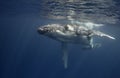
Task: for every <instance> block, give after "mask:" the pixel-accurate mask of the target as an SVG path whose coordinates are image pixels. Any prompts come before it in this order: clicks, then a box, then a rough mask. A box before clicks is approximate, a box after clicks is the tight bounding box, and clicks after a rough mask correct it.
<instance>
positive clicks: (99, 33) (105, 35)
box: [93, 31, 115, 40]
mask: <svg viewBox="0 0 120 78" xmlns="http://www.w3.org/2000/svg"><path fill="white" fill-rule="evenodd" d="M93 35H97V36H101V37H108V38H110V39H113V40H115V38H114V37H112V36H110V35H108V34H105V33H102V32H100V31H94V33H93Z"/></svg>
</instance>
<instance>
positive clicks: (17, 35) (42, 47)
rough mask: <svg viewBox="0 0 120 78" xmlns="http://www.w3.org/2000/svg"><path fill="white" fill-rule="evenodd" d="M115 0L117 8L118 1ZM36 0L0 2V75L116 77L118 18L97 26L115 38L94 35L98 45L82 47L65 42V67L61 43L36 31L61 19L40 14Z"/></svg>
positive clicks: (119, 73) (11, 77) (119, 60)
mask: <svg viewBox="0 0 120 78" xmlns="http://www.w3.org/2000/svg"><path fill="white" fill-rule="evenodd" d="M98 1H99V0H98ZM108 1H109V0H108ZM110 1H111V0H110ZM115 1H116V7H117V9H118V11H119V4H120V1H119V0H115ZM40 4H41V1H39V0H26V1H24V0H17V1H16V0H11V1H9V0H2V1H1V2H0V11H1V12H0V78H120V53H119V52H120V49H119V48H120V44H119V43H120V36H119V32H120V27H119V24H120V23H119V21H118V22H117V23H116V24H109V23H107V24H106V26H104V27H101V28H100V30H101V31H104V32H105V33H108V34H110V35H112V36H114V37H115V38H116V40H110V39H107V38H98V39H97V40H96V42H100V43H101V44H102V46H101V47H100V48H97V49H93V50H88V51H83V50H81V46H80V45H69V47H68V50H69V60H68V69H65V68H64V65H63V61H62V58H61V57H62V53H61V44H60V43H59V42H57V41H55V40H52V39H49V38H47V37H44V36H42V35H39V34H38V33H37V28H38V27H39V26H42V25H45V24H50V23H63V21H62V20H61V19H60V20H56V19H46V18H44V17H41V11H42V9H43V8H42V7H41V5H40ZM48 14H49V12H48ZM43 16H44V15H43ZM118 18H119V16H118Z"/></svg>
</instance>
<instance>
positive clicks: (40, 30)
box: [37, 26, 51, 35]
mask: <svg viewBox="0 0 120 78" xmlns="http://www.w3.org/2000/svg"><path fill="white" fill-rule="evenodd" d="M37 31H38V33H39V34H43V35H44V34H45V33H48V32H50V31H51V28H50V27H48V26H41V27H39V28H38V29H37Z"/></svg>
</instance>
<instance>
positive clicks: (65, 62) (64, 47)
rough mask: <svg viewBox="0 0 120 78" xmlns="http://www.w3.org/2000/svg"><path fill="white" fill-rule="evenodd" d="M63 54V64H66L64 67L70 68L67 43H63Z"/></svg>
mask: <svg viewBox="0 0 120 78" xmlns="http://www.w3.org/2000/svg"><path fill="white" fill-rule="evenodd" d="M61 47H62V53H63V58H62V59H63V63H64V67H65V68H67V66H68V51H67V44H66V43H62V46H61Z"/></svg>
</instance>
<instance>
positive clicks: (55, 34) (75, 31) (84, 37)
mask: <svg viewBox="0 0 120 78" xmlns="http://www.w3.org/2000/svg"><path fill="white" fill-rule="evenodd" d="M37 31H38V33H39V34H41V35H44V36H47V37H49V38H52V39H54V40H57V41H59V42H61V43H62V45H61V47H62V52H63V62H64V67H65V68H67V61H68V51H67V44H69V43H71V44H81V45H83V47H84V48H85V49H92V48H95V47H96V45H95V44H93V37H95V36H97V37H107V38H110V39H113V40H114V39H115V38H114V37H112V36H110V35H108V34H105V33H103V32H100V31H96V30H92V29H89V28H87V27H85V26H77V25H70V24H66V25H61V24H48V25H44V26H40V27H39V28H38V30H37ZM97 46H98V45H97Z"/></svg>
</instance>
